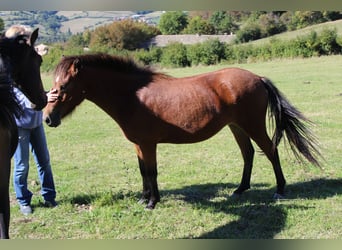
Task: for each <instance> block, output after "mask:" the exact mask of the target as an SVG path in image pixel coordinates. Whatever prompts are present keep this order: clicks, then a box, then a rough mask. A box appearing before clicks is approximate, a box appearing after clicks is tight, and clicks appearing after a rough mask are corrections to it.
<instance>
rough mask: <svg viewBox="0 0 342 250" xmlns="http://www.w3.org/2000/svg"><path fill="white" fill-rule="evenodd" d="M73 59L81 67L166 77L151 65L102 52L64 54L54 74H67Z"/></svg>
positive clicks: (149, 76) (142, 75) (63, 75)
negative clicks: (147, 65) (142, 64)
mask: <svg viewBox="0 0 342 250" xmlns="http://www.w3.org/2000/svg"><path fill="white" fill-rule="evenodd" d="M75 60H78V61H79V64H80V65H81V68H82V67H83V66H89V67H94V68H102V69H110V70H113V71H115V72H122V73H127V74H131V75H139V76H141V77H146V78H148V79H149V80H150V79H151V78H152V77H162V78H168V77H169V76H167V75H166V74H163V73H158V72H156V71H154V70H153V69H152V68H151V67H146V66H141V65H140V64H139V63H137V62H136V61H134V60H133V59H132V58H130V57H124V56H115V55H109V54H104V53H97V54H85V55H74V56H64V57H63V58H62V60H61V61H60V62H59V64H58V65H57V67H56V69H55V75H58V76H60V77H62V78H64V77H65V76H66V74H68V70H69V68H70V66H71V65H72V64H73V62H74V61H75Z"/></svg>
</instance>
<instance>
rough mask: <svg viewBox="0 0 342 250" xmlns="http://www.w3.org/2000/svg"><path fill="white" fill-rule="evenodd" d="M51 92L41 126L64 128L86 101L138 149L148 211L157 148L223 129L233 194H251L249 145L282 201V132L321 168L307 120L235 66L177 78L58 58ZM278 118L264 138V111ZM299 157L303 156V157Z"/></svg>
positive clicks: (91, 58)
mask: <svg viewBox="0 0 342 250" xmlns="http://www.w3.org/2000/svg"><path fill="white" fill-rule="evenodd" d="M54 77H55V78H54V86H53V87H54V88H56V89H57V90H58V93H59V98H58V99H57V100H56V102H54V103H48V105H47V106H46V109H45V110H44V117H45V121H46V122H47V124H48V125H50V126H52V127H57V126H58V125H59V124H60V123H61V118H63V117H65V116H66V115H68V114H69V113H70V112H71V111H73V110H74V109H75V107H76V106H77V105H78V104H80V103H81V102H82V101H83V100H84V99H88V100H90V101H92V102H94V103H95V104H96V105H98V106H99V107H100V108H102V109H103V110H104V111H105V112H106V113H108V115H110V116H111V117H112V118H113V119H114V120H115V121H116V122H117V123H118V124H119V126H120V127H121V129H122V131H123V133H124V134H125V136H126V137H127V139H128V140H130V141H131V142H133V143H134V144H135V147H136V151H137V155H138V160H139V167H140V172H141V175H142V180H143V193H142V200H141V201H147V208H150V209H153V208H154V207H155V205H156V203H157V202H158V201H159V200H160V196H159V191H158V186H157V161H156V148H157V144H158V143H195V142H199V141H203V140H206V139H208V138H209V137H211V136H213V135H215V134H216V133H217V132H218V131H220V130H221V129H222V128H223V127H224V126H226V125H228V126H229V127H230V129H231V131H232V133H233V134H234V136H235V139H236V141H237V143H238V145H239V147H240V149H241V153H242V156H243V160H244V169H243V175H242V180H241V184H240V186H239V187H238V188H237V189H236V190H235V191H234V193H235V194H236V195H237V194H241V193H242V192H243V191H245V190H246V189H249V188H250V178H251V170H252V163H253V156H254V149H253V146H252V143H251V139H253V140H254V141H255V142H256V143H257V145H258V146H259V147H260V148H261V149H262V151H263V152H264V153H265V154H266V156H267V157H268V159H269V160H270V162H271V163H272V166H273V169H274V173H275V176H276V180H277V191H276V196H278V197H281V196H283V195H284V186H285V178H284V176H283V173H282V170H281V166H280V162H279V157H278V151H277V145H278V143H279V141H280V139H281V138H282V136H283V133H284V132H285V133H286V136H287V138H288V141H289V143H290V145H291V148H292V149H293V150H294V152H295V155H296V156H298V157H299V156H300V155H302V156H304V157H305V158H306V159H307V160H309V161H310V162H312V163H314V164H317V165H319V163H318V161H317V156H318V155H319V152H318V150H317V149H316V146H315V143H314V140H313V136H312V134H311V133H310V131H309V130H308V129H307V128H306V125H305V124H306V122H307V121H308V120H307V119H306V118H305V117H304V116H303V115H302V114H301V113H300V112H299V111H298V110H297V109H296V108H295V107H293V106H292V105H291V104H290V103H289V102H288V101H287V100H286V98H285V97H284V96H283V95H282V94H281V93H280V92H279V91H278V89H277V88H276V87H275V86H274V85H273V84H272V83H271V81H270V80H269V79H267V78H265V77H260V76H257V75H255V74H253V73H251V72H249V71H246V70H243V69H238V68H226V69H222V70H218V71H215V72H212V73H205V74H200V75H196V76H191V77H184V78H174V77H170V76H167V75H165V74H161V73H157V72H154V71H153V70H151V69H148V68H144V67H140V66H138V65H137V64H136V63H134V62H133V61H132V60H129V59H125V58H120V57H115V56H110V55H105V54H96V55H81V56H69V57H65V58H63V59H62V60H61V61H60V62H59V64H58V65H57V68H56V71H55V76H54ZM268 106H269V107H270V111H271V114H272V115H273V116H274V118H275V134H274V136H273V139H272V140H271V139H270V138H269V136H268V135H267V132H266V125H265V123H266V122H265V117H266V110H267V107H268ZM300 159H301V157H300Z"/></svg>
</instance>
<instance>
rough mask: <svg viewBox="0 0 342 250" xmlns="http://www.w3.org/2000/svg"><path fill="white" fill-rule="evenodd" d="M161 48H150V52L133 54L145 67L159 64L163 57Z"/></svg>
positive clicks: (141, 51)
mask: <svg viewBox="0 0 342 250" xmlns="http://www.w3.org/2000/svg"><path fill="white" fill-rule="evenodd" d="M162 53H163V52H162V49H161V48H156V47H153V48H150V50H144V49H141V50H137V51H135V52H134V53H133V56H134V58H135V59H137V60H139V61H141V62H142V63H143V64H145V65H151V64H158V63H159V62H160V59H161V56H162Z"/></svg>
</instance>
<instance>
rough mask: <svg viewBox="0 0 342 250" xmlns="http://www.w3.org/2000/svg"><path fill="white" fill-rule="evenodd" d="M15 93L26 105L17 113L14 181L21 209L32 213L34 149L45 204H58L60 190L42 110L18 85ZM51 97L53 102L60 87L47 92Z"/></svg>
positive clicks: (21, 104)
mask: <svg viewBox="0 0 342 250" xmlns="http://www.w3.org/2000/svg"><path fill="white" fill-rule="evenodd" d="M14 93H15V95H16V97H17V100H18V103H19V105H20V106H21V108H22V114H21V115H20V116H19V117H15V120H16V123H17V126H18V135H19V138H18V146H17V149H16V151H15V153H14V171H13V184H14V190H15V193H16V198H17V201H18V203H19V206H20V211H21V213H22V214H24V215H29V214H31V213H32V208H31V198H32V195H33V194H32V192H31V191H30V190H29V189H28V187H27V177H28V173H29V167H30V166H29V151H30V149H31V152H32V154H33V157H34V160H35V163H36V165H37V170H38V175H39V180H40V184H41V195H42V197H43V199H44V206H46V207H56V206H57V202H56V200H55V199H56V190H55V185H54V179H53V173H52V169H51V164H50V156H49V150H48V147H47V142H46V137H45V131H44V126H43V123H42V116H43V114H42V111H36V110H34V109H32V104H31V102H30V101H29V100H28V98H27V97H26V96H25V95H24V94H23V93H22V92H21V91H20V90H19V89H17V88H14ZM47 97H48V101H49V102H51V101H54V100H56V98H57V94H56V91H55V90H52V91H50V92H49V93H47Z"/></svg>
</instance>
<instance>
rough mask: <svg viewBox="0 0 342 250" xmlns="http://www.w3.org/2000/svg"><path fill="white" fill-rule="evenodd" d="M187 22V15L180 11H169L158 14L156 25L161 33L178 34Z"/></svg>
mask: <svg viewBox="0 0 342 250" xmlns="http://www.w3.org/2000/svg"><path fill="white" fill-rule="evenodd" d="M187 24H188V17H187V15H186V14H185V13H184V12H182V11H169V12H165V13H164V14H163V15H161V16H160V20H159V24H158V27H159V29H160V31H161V33H162V34H163V35H176V34H180V33H181V32H182V30H184V28H185V27H186V26H187Z"/></svg>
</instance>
